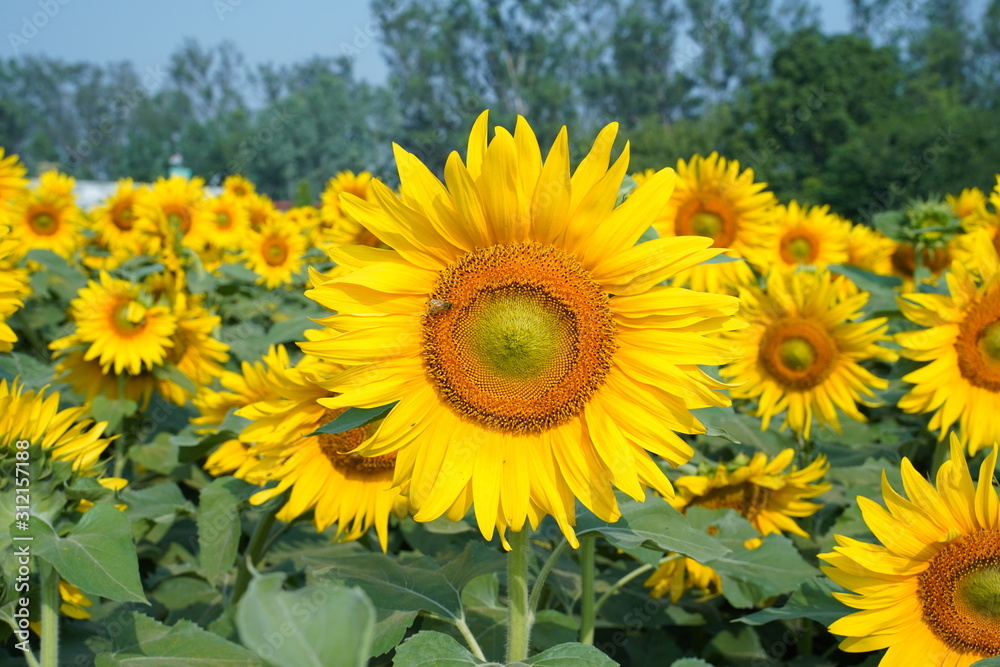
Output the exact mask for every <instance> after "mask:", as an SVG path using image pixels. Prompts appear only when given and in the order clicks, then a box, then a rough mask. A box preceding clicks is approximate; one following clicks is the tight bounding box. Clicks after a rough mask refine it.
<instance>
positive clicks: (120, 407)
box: [90, 396, 139, 431]
mask: <svg viewBox="0 0 1000 667" xmlns="http://www.w3.org/2000/svg"><path fill="white" fill-rule="evenodd" d="M138 409H139V404H138V403H136V402H135V401H130V400H129V399H127V398H119V399H114V398H108V397H106V396H95V397H94V399H93V400H91V401H90V413H91V414H92V415H93V416H94V419H95V420H96V421H99V422H108V428H107V430H108V431H117V430H118V427H119V426H121V423H122V421H123V420H124V419H125V417H131V416H132V415H134V414H135V412H136V410H138Z"/></svg>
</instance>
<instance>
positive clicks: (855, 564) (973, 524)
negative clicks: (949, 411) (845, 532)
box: [820, 438, 1000, 667]
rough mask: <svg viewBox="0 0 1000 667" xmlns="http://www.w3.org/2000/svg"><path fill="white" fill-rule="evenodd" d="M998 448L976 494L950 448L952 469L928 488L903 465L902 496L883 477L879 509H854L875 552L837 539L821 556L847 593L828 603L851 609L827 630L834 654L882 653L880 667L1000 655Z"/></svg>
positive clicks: (867, 503)
mask: <svg viewBox="0 0 1000 667" xmlns="http://www.w3.org/2000/svg"><path fill="white" fill-rule="evenodd" d="M996 461H997V448H996V446H993V447H992V448H991V450H990V452H989V454H987V456H986V460H985V461H983V464H982V466H981V467H980V469H979V483H978V485H975V484H974V483H973V481H972V476H971V474H970V472H969V465H968V462H967V461H966V459H965V455H964V452H963V448H962V445H961V443H960V442H959V441H958V439H957V438H952V440H951V460H949V461H945V462H944V463H943V464H942V465H941V467H940V468H939V469H938V473H937V485H936V488H935V486H932V485H931V484H930V482H928V481H927V480H926V479H924V477H923V475H921V474H920V473H918V472H917V471H916V470H915V469H914V468H913V465H912V464H911V463H910V461H909V460H908V459H905V458H904V459H903V464H902V470H901V472H902V476H903V488H904V489H905V491H906V495H907V496H908V497H909V499H907V498H904V497H903V496H901V495H900V494H898V493H897V492H896V491H895V489H893V488H892V487H891V486H890V485H889V482H888V480H887V479H886V477H885V474H884V473H883V476H882V496H883V499H884V502H885V507H883V506H882V505H880V504H879V503H877V502H875V501H873V500H869V499H868V498H865V497H858V505H859V506H860V508H861V513H862V515H863V516H864V519H865V523H867V524H868V527H869V528H870V529H871V531H872V533H874V535H875V537H876V538H877V539H878V540H879V542H881V544H868V543H865V542H859V541H857V540H854V539H851V538H849V537H843V536H840V535H837V536H836V537H837V544H838V546H836V547H834V550H833V552H832V553H826V554H821V555H820V558H821V559H823V560H824V561H826V562H827V563H828V566H826V567H824V568H823V571H824V572H826V574H827V575H828V576H829V577H830V578H831V579H833V580H834V581H835V582H837V583H838V584H840V585H841V586H843V587H844V588H846V589H847V590H848V591H850V592H849V593H834V596H835V597H836V598H837V599H838V600H840V601H841V602H843V603H844V604H846V605H847V606H849V607H853V608H854V609H858V610H860V611H857V612H855V613H853V614H850V615H849V616H845V617H844V618H841V619H840V620H838V621H835V622H834V623H833V624H831V625H830V632H832V633H833V634H835V635H840V636H843V637H845V638H846V639H844V640H843V641H842V642H841V643H840V649H841V650H842V651H848V652H850V653H859V652H864V651H877V650H880V649H888V650H887V651H886V653H885V655H884V656H883V658H882V660H881V662H879V665H882V666H883V667H896V666H897V665H928V666H932V665H933V666H938V665H940V666H942V667H943V666H945V665H947V666H948V667H968V666H969V665H971V664H973V663H974V662H976V661H978V660H981V659H983V658H989V657H993V656H995V655H997V654H1000V624H998V622H997V616H998V613H997V601H996V600H997V563H998V561H1000V499H998V498H997V493H996V489H995V488H994V486H993V473H994V469H995V466H996Z"/></svg>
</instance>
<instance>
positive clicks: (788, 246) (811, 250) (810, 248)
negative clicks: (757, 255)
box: [781, 233, 819, 264]
mask: <svg viewBox="0 0 1000 667" xmlns="http://www.w3.org/2000/svg"><path fill="white" fill-rule="evenodd" d="M818 247H819V246H818V244H817V243H816V242H815V239H812V238H810V237H809V236H806V235H804V234H801V233H798V234H794V235H790V236H787V237H785V238H783V239H782V240H781V258H782V259H783V260H785V263H786V264H812V263H813V262H814V261H816V256H817V255H818V254H819V253H818V252H817V249H818Z"/></svg>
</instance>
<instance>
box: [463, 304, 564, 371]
mask: <svg viewBox="0 0 1000 667" xmlns="http://www.w3.org/2000/svg"><path fill="white" fill-rule="evenodd" d="M476 305H477V307H476V308H475V313H474V315H473V316H472V317H471V318H470V322H469V327H468V329H467V331H468V334H469V337H468V343H469V348H470V349H471V350H472V351H473V352H474V353H475V355H476V357H477V358H478V360H479V362H480V363H481V364H482V365H483V367H484V368H485V369H488V371H489V372H490V373H492V374H494V375H495V376H496V377H497V378H498V379H501V378H502V379H505V380H524V379H528V378H533V377H538V376H541V375H544V374H547V373H548V372H549V371H550V370H552V369H553V367H554V366H565V364H566V362H567V361H568V360H569V359H568V358H569V357H571V354H572V349H571V347H572V340H571V338H572V330H571V327H570V322H569V321H568V320H567V318H566V312H565V308H562V307H561V304H559V303H557V302H553V300H552V299H551V298H548V297H546V296H545V295H542V294H537V293H533V292H524V291H520V290H516V289H512V290H503V291H497V292H493V293H491V294H490V293H487V294H484V295H482V296H481V297H480V298H479V300H478V303H477V304H476ZM567 353H569V354H567ZM560 362H561V363H560Z"/></svg>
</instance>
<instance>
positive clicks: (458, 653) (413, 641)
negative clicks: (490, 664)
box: [392, 630, 486, 667]
mask: <svg viewBox="0 0 1000 667" xmlns="http://www.w3.org/2000/svg"><path fill="white" fill-rule="evenodd" d="M392 664H393V665H394V666H395V667H444V666H445V665H447V666H448V667H459V665H483V664H486V663H484V662H483V661H482V660H480V659H478V658H477V657H476V656H474V655H472V654H471V653H469V651H468V650H467V649H466V648H465V647H464V646H462V645H461V644H459V643H458V642H457V641H455V640H454V639H453V638H451V637H449V636H448V635H446V634H444V633H443V632H431V631H427V630H425V631H424V632H418V633H417V634H415V635H413V636H412V637H410V638H409V639H407V640H406V641H405V642H403V643H402V645H400V647H399V648H397V649H396V658H395V660H393V663H392Z"/></svg>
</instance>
